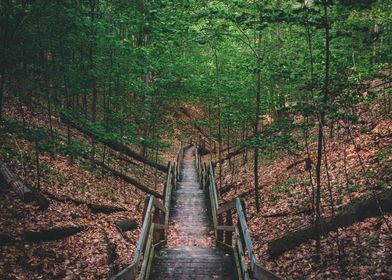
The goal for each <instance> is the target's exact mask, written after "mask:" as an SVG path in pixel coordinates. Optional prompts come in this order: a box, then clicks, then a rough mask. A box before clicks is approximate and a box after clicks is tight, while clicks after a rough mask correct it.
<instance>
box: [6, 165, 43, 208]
mask: <svg viewBox="0 0 392 280" xmlns="http://www.w3.org/2000/svg"><path fill="white" fill-rule="evenodd" d="M0 180H2V181H4V183H5V184H6V185H7V186H8V187H9V188H11V189H12V190H13V191H14V192H15V194H16V195H17V196H18V197H19V198H20V199H21V200H22V201H24V202H32V201H36V202H37V203H38V205H39V206H40V209H42V210H44V209H47V208H48V207H49V200H47V199H46V198H45V197H44V196H43V195H42V194H41V193H40V192H38V191H37V190H34V189H33V188H31V187H29V186H27V185H26V184H25V183H24V182H23V181H22V180H20V178H19V177H18V176H17V175H16V174H15V173H14V172H13V171H11V169H9V168H8V166H7V164H6V163H5V162H3V161H1V160H0Z"/></svg>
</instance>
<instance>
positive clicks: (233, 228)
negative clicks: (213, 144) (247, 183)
mask: <svg viewBox="0 0 392 280" xmlns="http://www.w3.org/2000/svg"><path fill="white" fill-rule="evenodd" d="M195 162H196V168H197V169H198V171H197V173H198V176H199V181H200V183H201V185H202V187H203V189H204V190H206V191H207V193H208V197H209V200H210V204H211V215H212V223H213V227H214V232H215V238H216V243H217V246H219V247H221V248H222V249H223V250H226V251H228V252H230V253H232V255H233V256H234V259H235V263H236V266H237V271H238V278H239V279H251V278H254V279H258V280H282V278H280V277H279V276H277V275H275V274H274V273H272V272H271V271H269V270H267V269H266V268H264V267H263V266H262V265H260V264H259V263H258V262H257V258H256V255H255V253H254V250H253V244H252V239H251V237H250V233H249V229H248V224H247V218H246V207H245V201H244V200H243V199H240V198H236V199H234V200H233V201H230V202H227V203H225V204H223V205H221V206H219V202H218V196H219V193H218V189H217V187H216V182H215V175H214V168H213V165H212V163H210V164H209V166H208V167H207V165H205V164H203V162H202V160H201V156H200V155H199V153H198V152H197V149H196V159H195ZM235 213H237V222H236V224H233V215H234V214H235ZM233 237H235V239H234V242H233ZM245 256H247V257H248V260H249V267H248V265H247V260H246V258H245Z"/></svg>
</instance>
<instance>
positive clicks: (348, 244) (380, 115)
mask: <svg viewBox="0 0 392 280" xmlns="http://www.w3.org/2000/svg"><path fill="white" fill-rule="evenodd" d="M356 109H357V110H358V111H357V113H358V115H359V116H360V120H361V121H362V122H360V124H357V125H351V126H350V128H349V129H350V130H348V129H346V127H348V126H347V124H346V123H337V124H335V127H334V131H333V132H332V133H331V134H330V131H329V129H326V133H325V134H326V139H325V142H326V158H327V167H328V169H327V168H326V166H325V160H324V159H325V158H324V159H323V161H324V163H323V167H322V169H323V173H322V190H321V191H322V193H321V196H322V198H321V201H322V216H323V217H328V216H331V213H332V211H331V209H332V208H331V202H332V203H333V205H334V210H335V212H338V211H339V209H341V208H342V206H344V205H346V204H348V203H350V202H351V201H352V200H355V199H356V198H363V197H371V196H372V195H373V194H374V192H376V193H379V192H381V191H384V190H386V189H391V188H392V186H391V178H392V137H391V136H392V119H391V114H390V108H388V103H384V99H383V98H380V100H378V101H377V102H375V103H372V104H367V105H361V106H360V107H358V108H356ZM315 129H316V128H315ZM310 135H317V132H316V131H312V132H311V133H310ZM297 136H298V137H301V135H300V134H298V135H297ZM309 143H310V144H309V150H310V158H311V160H312V163H313V164H312V168H311V170H310V171H311V172H312V175H313V181H312V182H311V181H310V179H309V178H310V177H309V172H308V171H307V170H305V163H304V162H301V163H300V164H294V166H292V165H293V163H295V162H298V161H299V160H301V159H304V158H306V157H307V154H306V153H305V152H303V153H301V154H300V155H299V156H298V155H297V156H290V155H289V154H288V153H283V154H280V155H278V156H276V157H272V158H270V159H269V160H264V162H263V163H262V164H261V166H260V168H259V178H260V198H261V210H260V212H257V211H256V206H255V199H254V181H253V160H252V158H253V154H252V153H251V151H249V153H248V160H246V158H245V157H244V155H240V156H237V157H235V158H234V159H233V160H232V162H231V165H230V164H229V162H228V161H226V162H225V163H224V164H223V174H224V175H223V177H224V178H223V183H222V186H227V185H231V186H232V187H231V188H230V191H229V192H227V193H224V194H223V195H222V197H221V202H224V201H230V200H232V199H233V198H236V197H244V198H245V200H246V208H247V213H248V225H249V227H250V231H251V236H252V239H253V244H254V249H255V252H256V254H257V257H258V260H259V262H260V263H261V264H262V265H264V266H266V267H267V268H268V269H270V270H271V271H273V272H275V273H277V274H278V275H281V276H282V277H283V278H285V279H392V235H391V232H390V229H389V230H388V225H389V227H391V226H392V215H391V214H385V218H386V221H384V220H382V219H381V218H380V217H376V218H368V219H366V220H364V221H362V222H359V223H355V224H353V225H351V226H349V227H347V228H344V229H339V242H340V246H341V248H343V249H342V250H341V252H340V254H341V256H342V259H343V260H344V261H343V262H340V263H339V261H338V259H339V258H338V250H337V243H336V233H335V232H330V233H329V234H327V236H326V237H324V238H322V240H321V245H322V256H321V263H320V265H316V263H315V254H316V248H315V243H316V242H315V241H314V240H311V241H308V242H304V243H302V245H300V246H298V247H297V248H295V249H292V250H288V251H286V252H285V253H283V254H282V255H281V256H280V257H278V258H277V259H276V260H273V259H271V258H270V257H269V255H268V254H267V247H268V246H267V244H268V241H271V240H274V239H276V238H278V237H281V236H283V235H284V234H285V233H287V232H289V231H294V230H298V229H302V228H304V227H305V226H307V225H310V224H311V223H312V221H313V215H312V210H311V205H312V201H311V199H312V185H313V186H315V184H316V183H315V179H314V178H315V162H316V151H317V142H316V139H310V141H309ZM267 154H268V152H267ZM218 168H219V167H217V168H216V170H218ZM326 170H328V173H327V172H326ZM216 172H218V171H216ZM217 174H218V173H217ZM328 177H329V178H328ZM328 180H329V182H330V187H331V193H330V192H329V191H328V189H329V188H328V187H327V186H328V184H327V182H328ZM217 182H219V179H217ZM330 195H331V196H330ZM330 197H332V201H331V199H330ZM275 214H277V215H278V217H276V215H275ZM386 222H387V223H388V225H387V224H386ZM339 264H340V265H339Z"/></svg>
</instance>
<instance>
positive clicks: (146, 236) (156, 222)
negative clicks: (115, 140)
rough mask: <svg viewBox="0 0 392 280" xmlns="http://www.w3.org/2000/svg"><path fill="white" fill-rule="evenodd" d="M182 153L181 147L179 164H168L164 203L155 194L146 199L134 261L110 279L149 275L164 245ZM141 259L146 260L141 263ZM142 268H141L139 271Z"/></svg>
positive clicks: (119, 279)
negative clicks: (159, 250) (154, 259)
mask: <svg viewBox="0 0 392 280" xmlns="http://www.w3.org/2000/svg"><path fill="white" fill-rule="evenodd" d="M183 156H184V151H183V149H181V150H180V152H179V153H178V156H177V165H176V164H175V163H172V162H169V164H168V171H167V175H166V182H165V186H164V192H163V196H162V197H163V203H162V202H161V201H160V200H159V199H158V198H156V197H154V196H152V195H149V196H148V197H147V199H146V205H145V209H146V210H145V214H144V217H143V225H142V227H141V232H140V237H139V240H138V242H137V247H136V250H135V254H134V258H133V261H132V263H131V264H130V265H129V266H127V267H126V268H124V269H123V270H122V271H120V272H119V273H117V274H116V275H114V276H113V277H111V278H110V280H130V279H135V278H136V276H138V279H141V280H144V279H147V278H148V277H149V273H150V270H151V265H152V259H153V257H154V252H155V250H156V249H157V248H158V247H160V246H162V245H164V244H165V243H166V240H167V229H168V224H169V215H170V204H171V197H172V193H173V188H174V187H175V186H176V184H177V182H178V180H179V179H180V178H179V168H180V165H181V162H182V159H183ZM162 233H163V234H162ZM141 260H143V261H142V263H141V264H140V262H141ZM139 267H140V271H139V273H138V269H139Z"/></svg>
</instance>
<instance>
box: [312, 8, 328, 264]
mask: <svg viewBox="0 0 392 280" xmlns="http://www.w3.org/2000/svg"><path fill="white" fill-rule="evenodd" d="M323 6H324V29H325V75H324V97H323V102H322V104H321V108H320V115H319V131H318V143H317V164H316V205H315V208H316V209H315V210H316V220H315V222H316V227H317V232H318V234H317V238H316V251H317V252H316V262H317V263H319V262H320V260H321V230H322V229H321V223H320V219H321V210H320V207H321V160H322V155H323V138H324V122H325V108H324V106H325V105H326V104H327V101H328V95H329V65H330V49H329V19H328V3H327V1H326V0H324V1H323Z"/></svg>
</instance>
